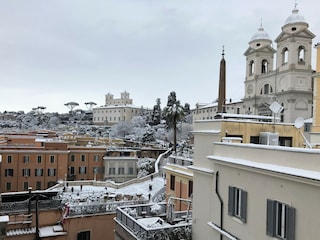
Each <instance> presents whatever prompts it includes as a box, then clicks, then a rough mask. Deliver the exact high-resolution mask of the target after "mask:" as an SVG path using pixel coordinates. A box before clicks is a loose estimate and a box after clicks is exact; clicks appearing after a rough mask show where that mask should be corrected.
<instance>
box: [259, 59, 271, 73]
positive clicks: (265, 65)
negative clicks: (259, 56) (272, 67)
mask: <svg viewBox="0 0 320 240" xmlns="http://www.w3.org/2000/svg"><path fill="white" fill-rule="evenodd" d="M268 68H269V63H268V61H267V60H266V59H263V60H262V62H261V73H267V72H269V69H268Z"/></svg>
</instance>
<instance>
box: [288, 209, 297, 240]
mask: <svg viewBox="0 0 320 240" xmlns="http://www.w3.org/2000/svg"><path fill="white" fill-rule="evenodd" d="M286 219H287V222H286V231H287V240H294V236H295V209H294V208H293V207H289V206H287V214H286Z"/></svg>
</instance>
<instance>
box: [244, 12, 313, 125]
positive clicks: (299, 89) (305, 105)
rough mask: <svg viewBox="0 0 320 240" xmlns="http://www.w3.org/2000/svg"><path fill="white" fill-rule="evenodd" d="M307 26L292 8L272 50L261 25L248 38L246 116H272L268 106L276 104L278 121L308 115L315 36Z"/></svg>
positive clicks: (310, 105) (310, 101)
mask: <svg viewBox="0 0 320 240" xmlns="http://www.w3.org/2000/svg"><path fill="white" fill-rule="evenodd" d="M308 27H309V25H308V23H307V22H306V21H305V19H304V17H303V16H302V15H300V14H299V11H298V9H296V8H295V9H294V10H293V11H292V14H291V16H289V17H288V18H287V20H286V21H285V23H284V25H283V26H282V31H281V33H280V34H279V36H278V37H277V38H276V39H275V42H276V43H277V48H276V49H274V48H273V47H272V40H271V39H270V38H269V36H268V34H267V33H266V32H265V31H264V29H263V27H262V26H260V28H259V29H258V32H257V33H256V34H254V36H253V37H252V38H251V40H250V42H249V47H248V49H247V50H246V51H245V53H244V55H245V56H246V78H245V82H244V84H245V94H244V98H243V103H244V107H245V111H246V114H255V115H264V116H272V114H273V113H272V111H271V110H270V108H269V106H270V105H271V104H272V103H273V102H275V101H276V102H278V103H279V104H280V105H281V108H280V109H279V112H278V116H279V117H280V121H281V122H294V121H295V119H296V118H297V117H303V118H310V117H311V116H312V98H313V89H312V88H313V86H312V77H311V75H312V73H313V70H312V66H311V52H312V47H313V46H312V39H313V38H314V37H315V35H314V34H313V33H312V32H311V31H310V30H309V29H308ZM274 66H275V67H274Z"/></svg>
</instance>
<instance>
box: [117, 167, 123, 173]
mask: <svg viewBox="0 0 320 240" xmlns="http://www.w3.org/2000/svg"><path fill="white" fill-rule="evenodd" d="M118 174H119V175H123V174H124V167H119V169H118Z"/></svg>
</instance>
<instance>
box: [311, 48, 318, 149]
mask: <svg viewBox="0 0 320 240" xmlns="http://www.w3.org/2000/svg"><path fill="white" fill-rule="evenodd" d="M315 48H316V49H317V65H316V74H314V75H313V87H314V93H313V124H312V131H311V133H310V141H311V143H313V144H314V145H317V144H319V143H320V43H318V44H316V45H315Z"/></svg>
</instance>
